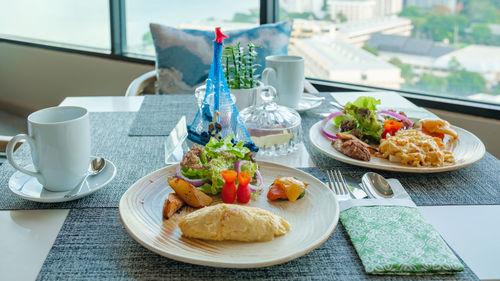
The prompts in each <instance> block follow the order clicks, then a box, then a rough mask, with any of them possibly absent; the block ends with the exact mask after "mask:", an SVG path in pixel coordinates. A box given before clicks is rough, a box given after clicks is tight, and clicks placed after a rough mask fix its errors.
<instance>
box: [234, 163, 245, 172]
mask: <svg viewBox="0 0 500 281" xmlns="http://www.w3.org/2000/svg"><path fill="white" fill-rule="evenodd" d="M246 162H248V161H247V160H238V161H236V162H235V163H234V170H235V171H236V172H237V173H239V172H240V170H241V166H242V165H243V164H245V163H246Z"/></svg>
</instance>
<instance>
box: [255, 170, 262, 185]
mask: <svg viewBox="0 0 500 281" xmlns="http://www.w3.org/2000/svg"><path fill="white" fill-rule="evenodd" d="M254 176H255V178H256V179H257V186H261V185H263V184H264V179H263V178H262V175H261V174H260V172H259V170H257V171H255V175H254Z"/></svg>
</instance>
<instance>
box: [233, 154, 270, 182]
mask: <svg viewBox="0 0 500 281" xmlns="http://www.w3.org/2000/svg"><path fill="white" fill-rule="evenodd" d="M247 162H250V161H248V160H238V161H236V162H235V163H234V170H235V171H236V172H237V173H239V172H240V170H241V166H242V165H244V164H245V163H247ZM253 177H254V178H255V179H256V180H257V184H256V186H261V185H262V184H263V183H264V179H263V178H262V176H261V174H260V172H259V170H257V171H255V174H254V175H253Z"/></svg>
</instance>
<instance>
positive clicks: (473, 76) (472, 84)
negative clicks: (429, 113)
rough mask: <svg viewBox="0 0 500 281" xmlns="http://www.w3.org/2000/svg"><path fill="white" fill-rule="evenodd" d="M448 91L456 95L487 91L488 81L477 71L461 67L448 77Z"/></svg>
mask: <svg viewBox="0 0 500 281" xmlns="http://www.w3.org/2000/svg"><path fill="white" fill-rule="evenodd" d="M447 81H448V85H447V91H448V92H449V93H453V94H455V95H460V96H468V95H472V94H477V93H485V92H486V81H485V80H484V78H483V76H481V74H479V73H477V72H471V71H467V70H465V69H461V70H459V71H457V72H452V73H451V74H450V75H449V76H448V77H447Z"/></svg>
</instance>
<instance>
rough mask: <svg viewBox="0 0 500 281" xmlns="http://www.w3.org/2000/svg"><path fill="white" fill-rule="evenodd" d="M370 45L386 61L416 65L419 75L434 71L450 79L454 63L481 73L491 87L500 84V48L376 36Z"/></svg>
mask: <svg viewBox="0 0 500 281" xmlns="http://www.w3.org/2000/svg"><path fill="white" fill-rule="evenodd" d="M367 45H368V46H370V47H372V48H374V49H376V50H377V51H378V52H379V56H380V57H381V58H382V59H384V60H390V59H391V58H398V59H400V60H401V61H402V62H404V63H406V64H409V65H411V66H412V69H413V71H414V72H415V73H416V74H419V75H420V74H422V73H424V72H431V73H433V74H434V75H437V76H442V77H444V76H447V75H448V74H449V67H450V64H451V61H452V60H457V61H458V63H459V64H460V66H461V67H463V68H464V69H465V70H467V71H471V72H477V73H479V74H481V76H482V77H483V78H484V79H485V80H486V86H487V87H488V88H491V87H495V86H497V85H498V83H499V82H500V47H497V46H483V45H469V46H467V47H465V48H462V49H458V48H456V47H452V46H448V45H443V44H440V43H437V42H434V41H431V40H427V39H417V38H411V37H407V36H399V35H389V34H380V33H377V34H374V35H372V37H371V38H370V40H369V41H368V42H367Z"/></svg>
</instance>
